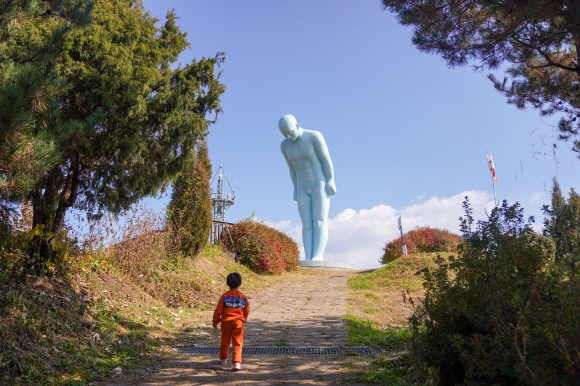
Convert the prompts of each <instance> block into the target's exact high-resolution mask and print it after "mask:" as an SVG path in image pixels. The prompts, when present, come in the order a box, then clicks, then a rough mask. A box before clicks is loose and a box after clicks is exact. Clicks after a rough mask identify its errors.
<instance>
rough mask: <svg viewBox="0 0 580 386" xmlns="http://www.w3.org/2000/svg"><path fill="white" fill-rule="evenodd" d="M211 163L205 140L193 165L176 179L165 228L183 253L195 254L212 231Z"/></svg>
mask: <svg viewBox="0 0 580 386" xmlns="http://www.w3.org/2000/svg"><path fill="white" fill-rule="evenodd" d="M210 176H211V162H210V160H209V156H208V149H207V143H206V142H203V143H201V144H200V145H199V147H198V150H197V159H196V160H195V166H194V167H190V168H189V169H188V170H186V171H185V172H183V173H182V174H181V175H180V176H179V177H178V178H177V180H176V181H175V183H174V186H173V193H172V195H171V201H170V203H169V206H168V210H167V212H168V215H167V221H168V225H169V226H168V230H169V233H170V236H169V237H170V239H171V240H172V246H173V247H174V249H177V250H178V251H180V252H181V253H182V254H183V255H185V256H196V255H197V254H198V253H199V251H201V249H202V248H203V246H204V245H205V244H207V240H208V239H209V235H210V232H211V222H212V204H211V190H210Z"/></svg>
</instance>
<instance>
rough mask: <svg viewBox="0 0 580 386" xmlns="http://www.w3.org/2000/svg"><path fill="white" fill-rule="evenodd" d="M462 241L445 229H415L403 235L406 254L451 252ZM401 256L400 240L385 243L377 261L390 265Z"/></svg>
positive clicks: (426, 227)
mask: <svg viewBox="0 0 580 386" xmlns="http://www.w3.org/2000/svg"><path fill="white" fill-rule="evenodd" d="M462 241H463V238H462V237H461V236H459V235H456V234H455V233H451V232H449V231H448V230H446V229H438V228H431V227H429V226H425V227H417V228H415V229H413V230H412V231H410V232H407V233H406V234H405V245H407V253H408V254H413V253H418V252H453V251H455V250H456V248H457V246H458V245H459V244H460V243H461V242H462ZM402 255H403V251H402V248H401V238H400V237H397V238H396V239H394V240H390V241H387V242H386V243H385V246H384V247H383V255H382V256H381V258H380V259H379V262H380V263H381V264H387V263H390V262H391V261H393V260H396V259H398V258H399V257H401V256H402Z"/></svg>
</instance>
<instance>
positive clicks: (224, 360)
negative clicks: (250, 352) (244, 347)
mask: <svg viewBox="0 0 580 386" xmlns="http://www.w3.org/2000/svg"><path fill="white" fill-rule="evenodd" d="M220 363H221V364H222V366H225V365H227V364H228V360H227V359H220Z"/></svg>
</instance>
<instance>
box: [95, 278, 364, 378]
mask: <svg viewBox="0 0 580 386" xmlns="http://www.w3.org/2000/svg"><path fill="white" fill-rule="evenodd" d="M358 273H359V272H358V271H350V270H348V271H346V270H345V271H335V270H323V269H316V270H314V271H313V272H308V274H302V275H300V274H297V275H288V276H285V277H284V278H283V279H280V281H276V280H270V281H271V283H272V284H271V285H269V286H268V287H266V288H260V289H256V290H253V291H252V290H248V291H247V292H246V291H244V289H243V287H242V291H244V293H245V294H246V296H248V297H249V299H250V303H251V306H252V310H251V313H250V318H249V320H248V323H247V324H246V329H245V338H244V346H268V347H272V346H295V347H329V346H342V345H345V344H346V341H347V334H346V323H345V321H344V319H343V317H344V316H345V315H346V305H347V299H346V297H347V286H346V281H347V280H348V279H349V278H351V277H353V276H355V275H357V274H358ZM207 314H208V320H211V312H209V311H208V312H207ZM198 345H217V343H216V342H206V343H204V342H203V341H202V342H199V343H198ZM365 361H368V358H366V357H362V356H348V355H338V356H270V357H268V356H247V357H244V362H243V370H242V371H239V372H232V371H231V369H230V367H229V366H226V367H223V366H221V365H219V364H218V358H217V357H209V356H195V355H188V354H175V353H162V354H160V355H159V356H158V357H156V358H154V360H153V361H152V364H151V367H148V368H147V369H139V370H133V371H131V372H130V373H127V374H122V375H119V376H116V377H113V378H111V379H110V380H109V381H108V382H105V383H101V384H100V385H103V386H104V385H107V386H120V385H134V384H137V385H168V384H169V385H223V384H228V385H330V384H340V383H341V380H346V379H349V378H353V377H355V376H357V375H359V374H360V372H361V369H363V368H364V362H365ZM349 385H356V383H352V382H351V383H349Z"/></svg>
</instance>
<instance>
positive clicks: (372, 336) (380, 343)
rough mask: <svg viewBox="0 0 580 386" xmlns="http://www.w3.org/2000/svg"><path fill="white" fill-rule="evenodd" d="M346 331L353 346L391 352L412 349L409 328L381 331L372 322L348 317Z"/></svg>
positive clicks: (351, 316)
mask: <svg viewBox="0 0 580 386" xmlns="http://www.w3.org/2000/svg"><path fill="white" fill-rule="evenodd" d="M346 329H347V332H348V343H349V344H351V345H353V346H374V347H378V348H381V349H384V350H388V351H391V352H393V351H395V352H398V351H405V350H407V349H410V348H411V330H409V329H407V328H398V329H386V330H380V329H378V328H377V326H375V325H374V323H372V322H370V321H366V320H362V319H359V318H357V317H356V316H353V315H347V316H346Z"/></svg>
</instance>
